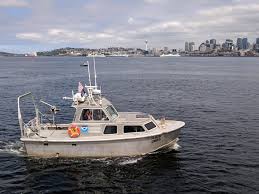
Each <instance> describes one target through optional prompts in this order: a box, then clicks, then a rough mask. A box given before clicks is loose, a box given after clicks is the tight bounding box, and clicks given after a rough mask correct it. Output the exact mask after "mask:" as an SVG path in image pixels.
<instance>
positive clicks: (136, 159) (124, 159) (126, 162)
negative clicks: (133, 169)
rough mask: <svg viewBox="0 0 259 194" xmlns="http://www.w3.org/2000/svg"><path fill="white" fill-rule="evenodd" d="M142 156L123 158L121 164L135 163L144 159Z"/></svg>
mask: <svg viewBox="0 0 259 194" xmlns="http://www.w3.org/2000/svg"><path fill="white" fill-rule="evenodd" d="M142 159H143V158H142V157H134V158H122V159H121V160H122V161H119V163H118V164H119V165H128V164H135V163H137V162H138V161H140V160H142Z"/></svg>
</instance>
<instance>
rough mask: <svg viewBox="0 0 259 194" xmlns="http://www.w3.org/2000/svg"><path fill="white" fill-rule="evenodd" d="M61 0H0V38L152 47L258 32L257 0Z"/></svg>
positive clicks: (28, 42) (41, 44)
mask: <svg viewBox="0 0 259 194" xmlns="http://www.w3.org/2000/svg"><path fill="white" fill-rule="evenodd" d="M28 2H29V3H28ZM60 2H61V1H53V0H44V1H33V0H30V1H29V0H28V1H27V0H20V1H18V0H6V1H1V2H0V6H2V7H1V12H0V25H1V26H5V28H3V29H1V31H0V42H1V43H2V44H3V45H8V44H12V45H15V44H16V45H21V44H23V45H24V46H25V47H26V45H27V46H28V47H33V46H35V47H36V48H40V47H42V48H50V49H51V48H53V47H55V48H57V47H63V46H71V45H72V46H74V47H76V46H78V47H93V48H96V47H108V46H125V47H142V48H143V47H144V41H145V40H146V39H148V41H149V44H150V47H163V46H168V47H172V48H182V47H183V46H184V42H185V41H194V42H196V44H199V43H201V42H203V41H204V40H206V39H210V38H216V39H217V40H218V42H221V43H222V42H223V41H224V40H225V39H226V38H231V39H234V40H235V39H236V38H237V37H239V36H241V37H242V36H248V38H249V41H250V42H253V41H254V40H255V38H256V36H258V31H259V3H258V0H217V1H207V0H188V1H177V0H170V1H169V0H125V1H116V0H110V1H109V2H108V1H104V0H95V1H78V3H74V2H72V1H69V0H62V3H60ZM28 4H29V5H28ZM3 5H5V6H7V5H9V6H10V5H12V6H15V5H16V6H18V7H19V6H20V7H19V9H18V10H19V17H17V14H18V12H17V11H16V10H15V12H10V10H9V9H8V7H3ZM176 5H177V6H176ZM28 6H29V9H28ZM5 9H6V10H8V11H2V10H5ZM14 47H15V46H14Z"/></svg>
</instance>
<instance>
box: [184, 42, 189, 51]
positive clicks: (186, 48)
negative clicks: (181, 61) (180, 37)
mask: <svg viewBox="0 0 259 194" xmlns="http://www.w3.org/2000/svg"><path fill="white" fill-rule="evenodd" d="M184 50H185V51H186V52H189V42H185V47H184Z"/></svg>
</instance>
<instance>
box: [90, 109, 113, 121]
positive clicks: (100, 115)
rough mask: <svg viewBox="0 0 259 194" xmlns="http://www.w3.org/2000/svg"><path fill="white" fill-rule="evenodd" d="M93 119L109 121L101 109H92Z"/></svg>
mask: <svg viewBox="0 0 259 194" xmlns="http://www.w3.org/2000/svg"><path fill="white" fill-rule="evenodd" d="M93 119H94V120H99V121H100V120H102V121H107V120H109V119H108V117H107V116H106V115H105V113H104V112H103V110H102V109H94V110H93Z"/></svg>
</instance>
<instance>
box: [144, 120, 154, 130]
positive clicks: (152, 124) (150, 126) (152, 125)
mask: <svg viewBox="0 0 259 194" xmlns="http://www.w3.org/2000/svg"><path fill="white" fill-rule="evenodd" d="M145 127H146V128H147V130H151V129H154V128H155V127H156V125H155V124H154V123H153V122H152V121H151V122H149V123H147V124H145Z"/></svg>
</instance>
